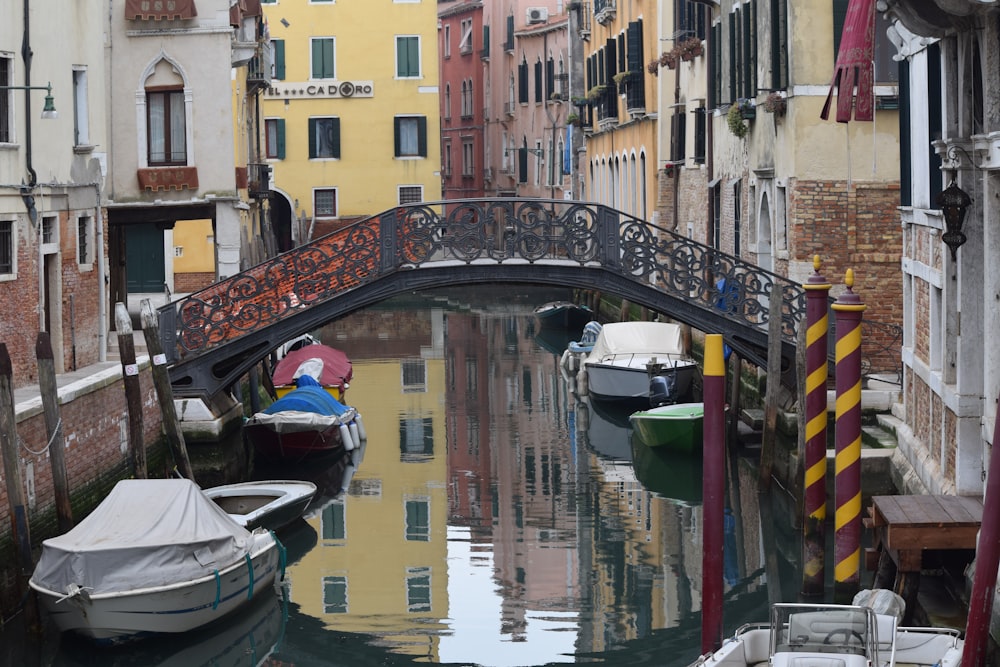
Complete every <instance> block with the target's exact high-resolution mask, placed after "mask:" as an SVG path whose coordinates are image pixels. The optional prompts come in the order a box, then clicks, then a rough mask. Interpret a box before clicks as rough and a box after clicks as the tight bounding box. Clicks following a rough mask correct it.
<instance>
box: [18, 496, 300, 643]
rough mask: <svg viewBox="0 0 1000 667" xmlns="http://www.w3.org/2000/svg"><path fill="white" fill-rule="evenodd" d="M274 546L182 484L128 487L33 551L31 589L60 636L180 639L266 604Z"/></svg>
mask: <svg viewBox="0 0 1000 667" xmlns="http://www.w3.org/2000/svg"><path fill="white" fill-rule="evenodd" d="M280 551H281V546H280V544H279V543H278V541H277V540H276V538H275V537H274V535H273V534H272V533H270V532H269V531H266V530H263V529H258V530H255V531H253V532H250V531H247V530H246V529H245V528H243V527H242V526H240V525H239V524H237V523H236V522H235V521H233V520H232V518H231V517H230V516H229V515H228V514H226V513H225V512H224V511H223V510H222V509H221V508H220V507H219V506H218V505H216V504H215V503H214V502H212V501H211V500H209V499H208V497H207V496H205V495H204V494H203V493H202V491H201V489H199V488H198V486H197V485H196V484H194V482H192V481H190V480H187V479H129V480H123V481H120V482H118V484H117V485H116V486H115V487H114V489H112V491H111V493H110V494H108V497H107V498H105V499H104V501H103V502H101V504H100V505H98V506H97V508H96V509H95V510H94V511H93V512H91V514H90V515H89V516H87V518H85V519H84V520H83V521H81V522H80V523H79V524H78V525H77V526H76V527H75V528H73V529H72V530H70V531H69V532H68V533H65V534H64V535H60V536H58V537H53V538H51V539H48V540H45V541H44V542H43V543H42V554H41V558H40V559H39V561H38V565H37V566H36V568H35V572H34V574H33V575H32V577H31V580H30V582H29V583H30V586H31V588H32V589H34V590H35V592H36V593H37V594H38V598H39V600H40V603H41V606H42V607H43V608H44V609H45V611H46V612H47V613H48V614H49V615H50V616H51V618H52V620H53V621H54V622H55V624H56V626H57V627H58V628H59V629H60V630H72V631H75V632H77V633H79V634H82V635H85V636H87V637H90V638H92V639H94V640H97V641H99V642H102V643H112V642H118V641H122V640H127V639H131V638H136V637H139V636H143V635H147V634H157V633H177V632H186V631H188V630H192V629H194V628H197V627H201V626H203V625H206V624H208V623H211V622H213V621H215V620H218V619H220V618H222V617H224V616H226V615H227V614H229V613H230V612H233V611H235V610H237V609H239V608H240V607H242V606H243V605H245V604H247V603H248V602H249V601H250V600H252V599H254V598H255V597H259V596H261V595H275V590H274V586H273V584H274V581H275V578H276V577H277V576H278V574H279V567H280V562H281V559H280V557H279V552H280Z"/></svg>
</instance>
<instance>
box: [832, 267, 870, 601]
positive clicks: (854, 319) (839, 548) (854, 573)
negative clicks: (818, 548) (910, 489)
mask: <svg viewBox="0 0 1000 667" xmlns="http://www.w3.org/2000/svg"><path fill="white" fill-rule="evenodd" d="M844 283H845V284H846V285H847V290H846V291H845V292H844V293H843V294H841V295H840V297H839V298H838V299H837V300H836V302H834V304H833V311H834V313H835V317H836V319H837V352H836V358H837V367H836V385H837V410H836V420H837V421H836V441H837V458H836V466H835V471H836V478H835V488H836V491H835V494H836V495H835V497H836V503H837V508H836V512H835V514H834V523H835V525H836V532H835V533H834V545H833V553H834V581H833V595H834V599H835V600H836V601H839V602H849V601H850V600H851V599H852V598H853V597H854V595H855V594H856V593H857V592H858V588H859V586H860V583H861V573H860V564H861V314H862V313H863V312H864V311H865V305H864V303H862V301H861V298H860V297H859V296H858V295H857V294H855V293H854V291H853V288H854V271H853V270H851V269H848V270H847V275H846V277H845V279H844Z"/></svg>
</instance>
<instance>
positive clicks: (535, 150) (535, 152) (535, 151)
mask: <svg viewBox="0 0 1000 667" xmlns="http://www.w3.org/2000/svg"><path fill="white" fill-rule="evenodd" d="M518 151H528V152H529V153H531V154H532V155H535V156H537V157H541V156H542V155H544V154H545V151H544V150H542V149H541V148H528V147H522V148H515V149H513V150H511V149H509V148H506V149H504V152H503V155H504V157H507V156H509V155H510V154H511V153H517V152H518Z"/></svg>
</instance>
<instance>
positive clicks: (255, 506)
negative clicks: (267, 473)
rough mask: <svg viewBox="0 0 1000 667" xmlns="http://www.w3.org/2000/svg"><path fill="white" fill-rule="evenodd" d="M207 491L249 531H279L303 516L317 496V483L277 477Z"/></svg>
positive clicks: (216, 502)
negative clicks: (256, 529)
mask: <svg viewBox="0 0 1000 667" xmlns="http://www.w3.org/2000/svg"><path fill="white" fill-rule="evenodd" d="M203 493H204V494H205V495H206V496H208V497H209V498H211V499H212V501H214V502H215V504H216V505H218V506H219V507H221V508H222V509H223V510H224V511H225V512H226V514H228V515H229V516H230V517H232V519H233V521H235V522H236V523H238V524H240V525H241V526H243V527H244V528H246V529H247V530H253V529H254V528H258V527H261V528H266V529H267V530H279V529H281V528H283V527H285V526H287V525H288V524H289V523H291V522H292V521H295V520H296V519H298V518H299V517H301V516H302V513H303V512H304V511H305V509H306V507H308V506H309V503H310V502H311V501H312V499H313V496H315V495H316V485H315V484H313V483H312V482H307V481H304V480H290V479H274V480H267V481H252V482H240V483H237V484H225V485H223V486H214V487H211V488H208V489H204V490H203Z"/></svg>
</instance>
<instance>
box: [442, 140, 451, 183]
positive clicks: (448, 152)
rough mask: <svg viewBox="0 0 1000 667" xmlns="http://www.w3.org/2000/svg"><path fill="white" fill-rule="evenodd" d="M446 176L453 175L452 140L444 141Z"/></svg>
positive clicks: (444, 168) (443, 167)
mask: <svg viewBox="0 0 1000 667" xmlns="http://www.w3.org/2000/svg"><path fill="white" fill-rule="evenodd" d="M442 169H443V170H444V175H445V176H451V142H450V141H446V142H445V143H444V165H443V166H442Z"/></svg>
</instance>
